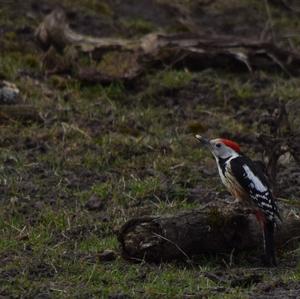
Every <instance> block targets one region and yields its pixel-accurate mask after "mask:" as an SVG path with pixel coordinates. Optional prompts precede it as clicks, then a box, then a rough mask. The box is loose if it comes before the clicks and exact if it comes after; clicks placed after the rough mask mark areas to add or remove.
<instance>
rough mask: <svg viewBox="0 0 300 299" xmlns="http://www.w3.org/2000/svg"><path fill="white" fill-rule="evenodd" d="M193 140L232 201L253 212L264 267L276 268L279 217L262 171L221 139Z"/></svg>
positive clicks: (231, 143) (238, 150)
mask: <svg viewBox="0 0 300 299" xmlns="http://www.w3.org/2000/svg"><path fill="white" fill-rule="evenodd" d="M196 138H197V139H198V140H199V141H200V143H201V144H202V145H204V146H206V147H208V149H209V150H210V151H211V153H212V154H213V156H214V158H215V160H216V162H217V166H218V170H219V175H220V177H221V180H222V183H223V184H224V185H225V187H226V188H227V190H228V191H229V192H230V193H231V194H232V196H233V197H234V198H235V201H236V202H239V203H241V204H243V205H246V206H248V207H249V206H250V207H251V208H254V214H255V216H256V219H257V221H258V223H259V224H260V226H261V228H262V232H263V238H264V251H265V263H266V264H268V265H269V266H276V258H275V248H274V227H275V225H276V223H277V221H278V220H279V221H281V217H280V214H279V210H278V207H277V205H276V202H275V200H274V197H273V194H272V191H271V188H270V185H269V183H268V179H267V177H266V175H265V174H264V172H263V171H262V168H261V167H258V166H257V164H255V162H253V161H252V160H251V159H249V158H248V157H246V156H245V155H243V154H242V153H241V150H240V146H239V145H238V144H237V143H236V142H234V141H231V140H228V139H223V138H217V139H212V140H208V139H206V138H204V137H202V136H200V135H196Z"/></svg>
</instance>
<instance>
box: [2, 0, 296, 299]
mask: <svg viewBox="0 0 300 299" xmlns="http://www.w3.org/2000/svg"><path fill="white" fill-rule="evenodd" d="M50 2H51V1H49V3H50ZM182 2H183V3H186V4H188V5H191V1H182ZM254 2H255V1H251V3H254ZM51 3H52V2H51ZM63 3H64V4H65V5H66V6H67V7H69V6H68V5H70V2H69V1H67V0H66V1H64V2H63ZM24 5H25V4H24ZM24 9H25V10H26V9H29V8H28V7H26V5H25V6H24ZM76 9H80V10H81V9H82V10H83V11H84V12H85V13H87V14H89V13H90V12H91V11H93V13H94V12H95V13H98V14H99V15H105V16H106V17H107V18H111V16H113V14H114V13H113V11H112V6H110V5H108V4H107V3H106V2H104V1H102V2H101V3H100V2H99V3H98V2H97V1H90V0H86V1H84V2H82V1H76ZM218 9H220V8H218ZM16 13H17V11H16V10H15V7H14V6H13V5H12V6H9V5H8V6H5V7H3V8H1V10H0V24H5V25H6V26H7V28H8V30H7V32H5V35H4V41H5V43H3V45H0V47H1V51H2V53H3V55H1V57H0V74H2V75H5V79H6V80H9V81H12V82H14V83H16V84H17V86H18V87H19V88H20V90H21V94H22V97H23V101H24V103H26V104H30V105H34V106H35V107H37V108H38V110H39V112H40V113H41V114H42V116H43V117H44V119H45V122H44V123H36V122H34V121H33V122H29V123H24V122H22V121H20V120H14V121H12V120H10V121H7V120H2V119H1V141H0V146H1V151H0V190H1V203H0V261H1V266H2V267H1V270H0V295H2V296H8V297H11V298H20V297H21V298H34V297H35V296H36V297H38V296H46V297H47V296H48V297H49V298H107V297H108V296H110V295H114V294H127V295H129V296H131V297H133V298H163V297H164V298H176V297H177V298H182V297H184V296H188V297H195V298H197V297H198V298H199V297H207V298H221V297H223V298H245V297H247V296H248V295H249V294H250V293H251V292H254V293H255V292H256V285H255V284H253V285H250V286H238V287H231V285H230V279H228V280H226V281H225V282H214V281H213V280H211V279H209V278H207V277H206V275H205V274H206V273H207V272H211V273H217V272H220V271H221V272H223V273H225V274H226V275H227V274H228V275H229V276H230V275H233V274H232V273H234V272H235V271H236V269H237V268H239V267H242V270H241V271H242V273H243V274H242V275H248V274H251V273H252V272H253V270H252V265H251V264H249V262H247V260H246V259H243V257H236V260H237V261H236V263H234V264H233V265H231V266H228V265H229V259H230V257H229V256H227V255H224V256H207V257H200V258H199V260H197V259H196V260H195V261H194V263H193V264H192V265H190V264H176V263H166V264H165V263H162V264H157V265H154V264H147V263H141V264H133V263H130V262H128V261H125V260H124V259H122V258H121V257H120V256H119V255H118V256H117V259H116V260H115V261H111V262H103V261H101V260H100V259H99V254H100V253H101V252H102V251H103V250H105V249H112V250H114V251H116V252H117V253H119V244H118V241H117V237H116V231H117V229H118V228H119V227H120V226H121V225H122V224H124V223H125V221H126V220H128V219H130V218H132V217H136V216H139V215H158V214H164V213H165V214H170V213H177V212H179V211H183V210H192V209H195V208H199V207H200V206H201V203H200V202H199V201H195V200H193V199H192V197H191V190H192V189H194V188H196V187H200V188H203V189H209V190H211V191H212V192H215V191H218V192H219V191H224V189H223V188H222V187H221V185H220V184H219V180H218V178H216V177H215V176H210V175H209V171H211V170H213V169H211V167H212V166H211V165H212V164H210V162H211V157H210V155H209V153H208V152H206V151H205V150H203V149H201V148H199V147H198V144H197V143H196V141H195V140H194V138H193V135H194V134H195V133H201V134H204V135H207V136H219V135H222V136H229V137H232V134H233V135H234V136H237V137H240V136H242V137H245V136H246V137H247V136H253V135H254V133H255V132H256V120H257V118H258V117H259V115H261V113H264V112H265V111H266V109H269V110H270V111H272V109H273V108H275V107H276V101H275V100H276V99H281V100H283V101H288V100H290V99H293V100H297V99H298V94H299V88H298V87H297V86H298V85H299V79H298V78H292V79H290V78H286V77H284V76H283V75H280V74H270V73H264V72H255V73H253V74H248V73H244V74H238V76H237V75H236V74H231V73H228V72H226V71H224V70H223V71H222V70H212V69H208V70H203V71H202V72H191V71H189V70H187V69H181V70H177V69H173V68H172V67H166V68H164V69H163V70H155V71H153V70H149V72H147V73H146V74H145V75H144V76H143V77H141V78H140V79H139V80H138V84H137V85H136V86H134V87H132V86H130V84H129V85H127V84H125V83H122V82H116V83H112V84H109V85H100V84H94V85H85V84H83V83H82V82H80V81H78V80H76V79H74V78H72V77H71V76H69V75H65V74H55V75H46V74H45V72H44V69H43V67H42V64H41V59H42V57H43V54H44V53H43V52H42V51H41V50H40V49H38V48H37V47H36V45H35V43H34V41H33V40H32V39H30V38H27V39H26V38H24V36H22V34H20V33H18V32H19V31H18V30H17V29H18V28H21V27H22V26H23V25H24V24H28V26H31V27H32V28H34V26H35V23H38V22H37V20H34V21H32V20H31V19H30V18H28V17H26V16H25V17H22V18H20V19H18V18H16V22H15V23H13V22H11V17H12V16H13V15H14V14H16ZM125 17H126V16H125ZM126 20H127V21H126V22H125V23H124V24H122V26H123V27H124V28H123V29H126V30H130V32H131V34H132V35H134V36H136V35H141V34H144V33H147V32H152V31H153V30H155V29H156V24H152V23H151V22H147V21H145V20H143V19H142V18H141V19H126ZM278 22H279V21H278ZM286 26H288V25H286ZM21 37H22V43H21V42H20V43H19V38H21ZM11 50H13V51H11ZM2 53H1V54H2ZM115 57H116V53H115V52H112V53H109V54H107V56H106V57H105V59H104V62H103V63H106V64H108V65H111V61H113V60H114V59H115ZM118 59H120V60H122V58H118ZM124 64H125V67H126V64H127V62H126V61H125V63H124ZM274 99H275V100H274ZM266 107H267V108H266ZM240 109H245V111H246V113H250V112H249V111H251V113H253V114H251V119H250V120H249V118H245V119H239V118H238V116H237V113H238V112H239V111H240ZM253 111H254V112H253ZM253 115H254V116H253ZM252 117H254V118H252ZM234 136H233V137H234ZM241 139H242V138H241ZM242 140H243V139H242ZM245 140H246V141H244V142H243V144H242V146H244V148H245V149H247V148H248V146H249V144H248V143H247V139H245ZM255 154H257V153H253V152H251V155H253V156H254V155H255ZM204 171H208V174H207V175H206V174H205V172H204ZM203 173H204V174H203ZM93 195H96V196H97V197H98V198H99V200H101V201H102V202H103V208H102V209H100V210H99V211H90V210H88V209H87V208H86V206H85V204H86V202H87V201H88V200H89V199H90V197H91V196H93ZM297 254H298V252H297V251H295V252H292V253H290V256H289V255H288V254H286V256H285V255H284V256H283V260H284V259H287V260H288V261H289V258H290V257H291V256H297ZM274 277H275V278H274ZM299 277H300V271H299V266H298V267H290V268H288V271H286V270H285V269H284V267H282V268H279V270H275V269H272V270H264V271H263V282H264V283H266V284H268V283H271V282H272V280H273V279H276V280H282V281H285V282H290V281H299Z"/></svg>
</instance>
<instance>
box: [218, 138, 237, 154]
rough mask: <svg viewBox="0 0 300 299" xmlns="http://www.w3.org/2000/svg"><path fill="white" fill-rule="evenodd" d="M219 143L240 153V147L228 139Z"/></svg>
mask: <svg viewBox="0 0 300 299" xmlns="http://www.w3.org/2000/svg"><path fill="white" fill-rule="evenodd" d="M221 141H222V143H224V144H225V145H227V146H228V147H230V148H232V149H233V150H234V151H236V152H238V153H239V152H240V151H241V148H240V146H239V145H238V144H237V143H236V142H234V141H232V140H229V139H223V138H222V139H221Z"/></svg>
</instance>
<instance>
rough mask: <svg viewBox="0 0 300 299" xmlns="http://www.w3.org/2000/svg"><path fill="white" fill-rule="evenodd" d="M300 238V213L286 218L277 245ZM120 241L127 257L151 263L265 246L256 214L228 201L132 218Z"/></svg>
mask: <svg viewBox="0 0 300 299" xmlns="http://www.w3.org/2000/svg"><path fill="white" fill-rule="evenodd" d="M299 238H300V218H299V216H296V215H295V214H292V215H290V216H288V217H285V220H284V222H283V223H282V224H281V225H280V227H279V228H278V229H277V231H276V233H275V242H276V246H277V248H284V247H285V246H287V245H295V243H297V241H299ZM118 240H119V242H120V245H121V251H122V255H123V256H124V258H126V259H130V260H136V261H141V260H146V261H149V262H160V261H169V260H189V259H191V257H192V256H195V255H203V254H207V253H213V254H215V253H230V252H232V251H233V250H235V252H239V251H248V250H252V249H258V248H261V245H262V235H261V230H260V228H259V225H258V224H257V221H256V218H255V216H254V215H253V214H251V213H250V211H249V210H247V209H243V208H238V207H233V206H232V205H228V204H227V205H224V204H218V205H207V206H206V207H205V208H202V209H198V210H195V211H190V212H183V213H180V214H178V215H167V216H157V217H140V218H135V219H131V220H129V221H128V222H127V223H125V224H124V225H123V226H122V227H121V229H120V231H119V233H118Z"/></svg>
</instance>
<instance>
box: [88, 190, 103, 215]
mask: <svg viewBox="0 0 300 299" xmlns="http://www.w3.org/2000/svg"><path fill="white" fill-rule="evenodd" d="M84 207H85V208H86V209H88V210H90V211H101V210H103V208H104V202H103V201H102V200H101V198H100V197H98V196H97V195H95V194H93V195H92V196H91V197H90V199H89V200H88V201H87V202H86V204H85V206H84Z"/></svg>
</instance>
